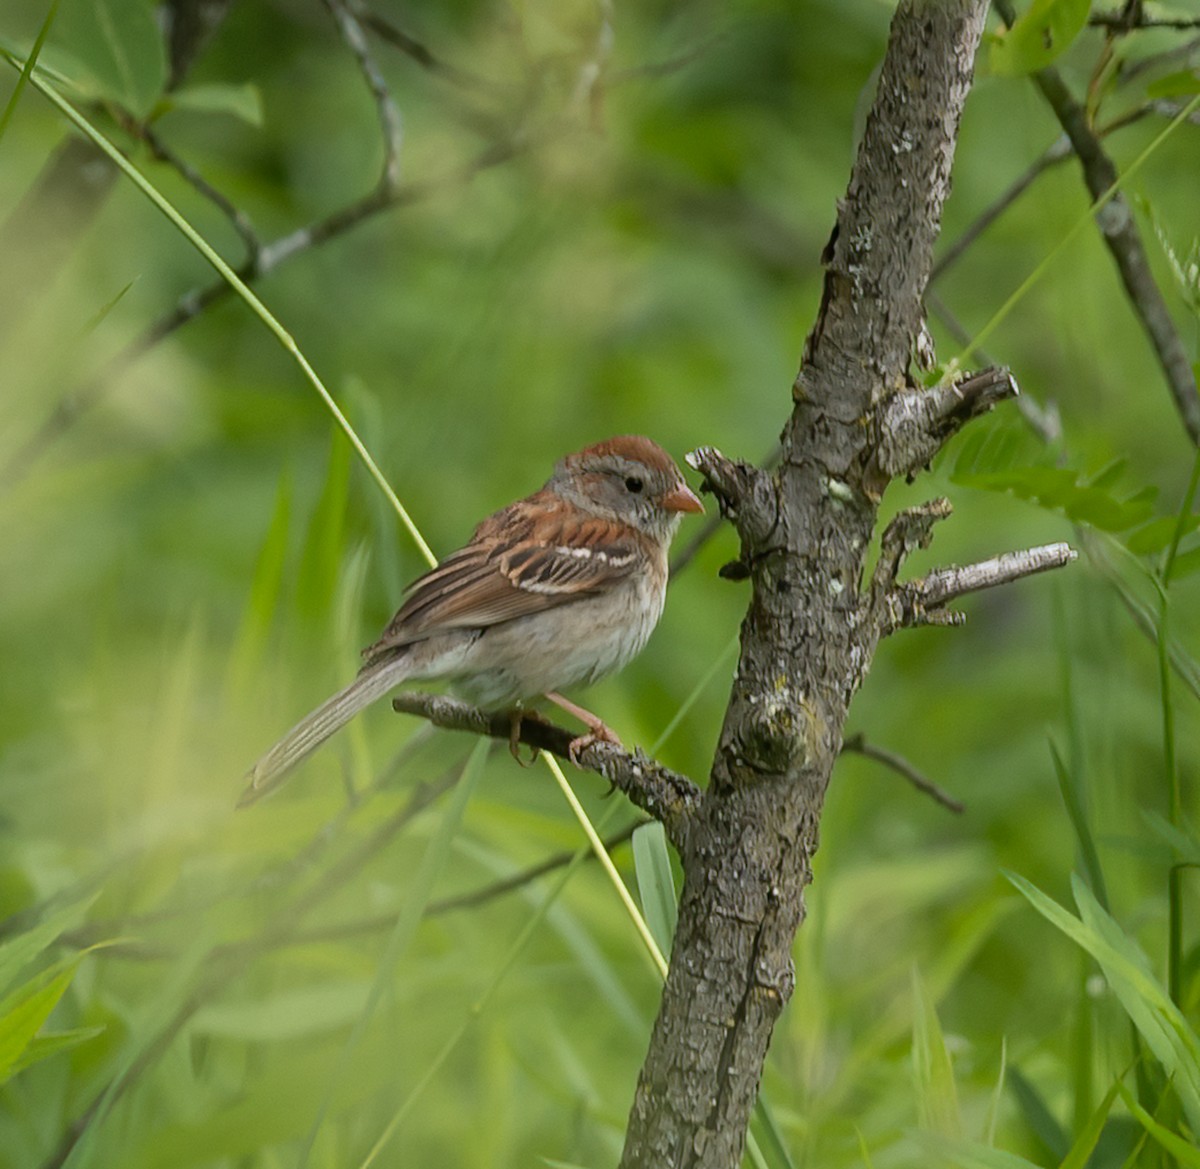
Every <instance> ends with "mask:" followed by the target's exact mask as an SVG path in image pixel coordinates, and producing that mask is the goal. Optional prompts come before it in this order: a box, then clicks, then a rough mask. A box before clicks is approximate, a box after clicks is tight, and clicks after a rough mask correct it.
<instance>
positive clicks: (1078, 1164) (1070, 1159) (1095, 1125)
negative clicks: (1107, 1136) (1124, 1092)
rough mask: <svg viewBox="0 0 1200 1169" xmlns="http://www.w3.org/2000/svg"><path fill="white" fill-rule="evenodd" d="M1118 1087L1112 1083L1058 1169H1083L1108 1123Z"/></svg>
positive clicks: (1115, 1082) (1119, 1083)
mask: <svg viewBox="0 0 1200 1169" xmlns="http://www.w3.org/2000/svg"><path fill="white" fill-rule="evenodd" d="M1120 1086H1121V1081H1120V1080H1114V1081H1113V1083H1112V1087H1110V1088H1109V1089H1108V1091H1107V1092H1106V1093H1105V1095H1104V1099H1103V1100H1101V1101H1100V1105H1099V1107H1098V1108H1096V1110H1095V1111H1094V1112H1093V1113H1092V1115H1091V1116H1090V1117H1089V1118H1088V1122H1087V1124H1086V1125H1084V1127H1083V1128H1081V1129H1080V1130H1079V1132H1078V1133H1077V1134H1076V1136H1075V1143H1074V1144H1073V1145H1072V1146H1071V1149H1070V1151H1069V1152H1068V1153H1067V1155H1066V1156H1065V1157H1064V1158H1063V1159H1062V1161H1061V1162H1060V1163H1059V1166H1058V1169H1085V1166H1086V1165H1087V1164H1088V1161H1089V1159H1090V1158H1091V1156H1092V1152H1093V1150H1094V1149H1095V1148H1096V1145H1097V1143H1098V1142H1099V1140H1100V1134H1101V1133H1102V1132H1103V1131H1104V1126H1105V1125H1106V1124H1107V1123H1108V1114H1109V1113H1110V1112H1111V1111H1112V1106H1113V1101H1115V1100H1116V1098H1117V1092H1118V1091H1119V1089H1120Z"/></svg>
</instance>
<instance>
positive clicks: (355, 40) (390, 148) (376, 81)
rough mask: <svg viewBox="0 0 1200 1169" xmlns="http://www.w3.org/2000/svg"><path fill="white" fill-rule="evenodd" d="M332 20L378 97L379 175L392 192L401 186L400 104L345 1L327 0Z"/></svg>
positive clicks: (386, 190)
mask: <svg viewBox="0 0 1200 1169" xmlns="http://www.w3.org/2000/svg"><path fill="white" fill-rule="evenodd" d="M324 3H325V7H326V8H328V9H329V11H330V13H331V14H332V16H333V19H334V20H335V21H336V22H337V26H338V31H339V32H340V33H341V34H342V40H344V41H345V42H346V47H347V48H348V49H349V50H350V52H352V53H353V54H354V58H355V60H356V61H358V67H359V69H360V70H362V75H363V77H364V78H365V79H366V82H367V88H368V89H369V90H370V91H371V96H372V97H373V98H374V99H375V109H376V112H377V114H378V117H379V129H380V134H381V137H382V139H383V167H382V171H381V173H380V177H379V185H380V188H381V190H383V191H384V192H385V193H387V194H391V193H393V192H394V191H395V190H396V188H397V187H398V186H399V185H400V148H401V146H402V145H403V143H404V123H403V120H402V119H401V117H400V110H399V107H398V106H397V105H396V103H395V101H394V100H393V99H392V92H391V90H390V89H389V88H388V84H387V82H386V81H385V80H384V78H383V74H382V73H381V72H380V71H379V66H378V65H376V64H375V58H374V57H372V56H371V49H370V46H369V45H368V44H367V37H366V34H365V33H364V32H363V28H362V25H361V24H359V22H358V19H357V17H355V16H354V14H353V13H352V12H351V11H350V9H349V7H348V6H347V5H345V4H344V3H342V0H324Z"/></svg>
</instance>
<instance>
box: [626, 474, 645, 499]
mask: <svg viewBox="0 0 1200 1169" xmlns="http://www.w3.org/2000/svg"><path fill="white" fill-rule="evenodd" d="M644 486H645V484H644V483H643V482H642V481H641V480H640V479H639V478H638V477H637V476H636V475H630V476H629V478H628V479H626V480H625V487H626V490H628V491H632V492H633V494H634V495H637V494H639V493H640V492H641V490H642V488H643V487H644Z"/></svg>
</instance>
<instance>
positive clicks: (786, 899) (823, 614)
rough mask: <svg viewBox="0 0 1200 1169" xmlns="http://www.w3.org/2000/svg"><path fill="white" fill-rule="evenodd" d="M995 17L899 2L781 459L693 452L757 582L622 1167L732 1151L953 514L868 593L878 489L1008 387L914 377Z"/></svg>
mask: <svg viewBox="0 0 1200 1169" xmlns="http://www.w3.org/2000/svg"><path fill="white" fill-rule="evenodd" d="M986 11H987V4H986V2H985V0H942V2H936V0H907V2H904V3H901V5H900V7H899V9H898V10H897V12H896V15H895V18H894V21H893V24H892V31H891V39H890V44H889V47H888V52H887V57H886V60H885V62H884V65H883V70H882V73H881V76H880V80H879V88H878V93H877V95H876V98H875V101H874V105H873V108H872V111H871V114H870V117H869V119H868V121H867V126H866V130H865V134H864V137H863V140H862V143H861V146H860V148H859V152H858V157H857V161H856V163H855V167H854V171H853V175H852V178H851V181H850V186H849V189H848V191H847V194H846V198H845V200H844V201H843V203H842V204H841V206H840V208H839V214H838V222H837V225H836V227H835V229H834V233H833V238H832V240H831V242H830V245H829V248H828V249H827V254H826V257H825V263H826V276H825V290H824V297H823V301H822V304H821V308H820V311H819V314H818V318H817V321H816V324H815V326H814V328H813V330H812V332H811V334H810V336H809V338H808V342H807V344H806V347H805V354H804V361H803V366H802V368H801V370H800V373H799V375H798V376H797V378H796V381H795V385H794V390H793V399H794V409H793V412H792V415H791V418H790V419H789V420H788V422H787V424H786V426H785V428H784V432H783V458H782V463H781V465H780V467H779V469H778V471H777V472H776V473H775V474H774V475H768V474H767V473H766V472H765V471H761V470H758V469H757V468H754V467H751V466H748V465H746V464H742V463H733V462H730V461H728V460H726V459H724V458H723V457H722V456H721V455H719V454H718V453H717V452H715V451H712V450H702V451H698V452H696V453H695V455H694V456H693V465H695V466H697V467H698V468H699V469H700V470H701V471H702V472H703V473H704V474H705V476H706V478H707V480H708V485H709V487H710V488H711V489H712V491H713V492H714V493H715V494H716V495H717V497H718V499H719V501H720V502H721V505H722V509H723V511H724V513H725V514H726V516H727V517H728V518H729V519H731V520H732V522H733V523H734V525H735V527H736V528H737V530H738V532H739V534H740V536H741V539H742V554H741V559H740V564H741V566H742V567H743V568H744V570H745V573H746V574H747V575H748V576H749V577H750V579H751V581H752V585H753V594H752V599H751V602H750V608H749V612H748V613H747V616H746V619H745V622H744V624H743V626H742V643H741V657H740V660H739V664H738V669H737V675H736V677H735V680H734V684H733V691H732V694H731V697H730V702H729V707H728V710H727V714H726V719H725V724H724V727H723V730H722V733H721V738H720V743H719V746H718V750H717V756H716V760H715V762H714V764H713V768H712V774H711V780H710V783H709V786H708V788H707V789H706V791H705V793H704V795H703V798H702V799H701V801H700V803H699V806H698V807H697V808H696V809H695V813H694V816H693V817H692V820H691V823H690V825H689V828H688V831H687V833H686V837H685V847H684V848H683V850H682V852H681V859H682V862H683V870H684V888H683V894H682V899H681V904H680V913H679V924H678V929H677V933H676V936H675V943H674V949H673V953H672V957H671V967H670V972H669V975H668V978H667V982H666V986H665V988H664V992H663V999H662V1006H661V1009H660V1012H659V1016H658V1019H657V1021H656V1023H655V1025H654V1031H653V1035H652V1037H651V1041H650V1050H649V1053H648V1055H647V1057H646V1061H645V1064H644V1066H643V1069H642V1072H641V1076H640V1078H639V1081H638V1086H637V1092H636V1096H635V1099H634V1102H633V1108H632V1113H631V1116H630V1122H629V1129H628V1133H627V1137H626V1145H625V1151H624V1154H623V1156H622V1159H621V1165H622V1167H623V1169H684V1167H687V1169H718V1167H719V1169H731V1167H733V1166H736V1165H737V1164H738V1162H739V1159H740V1157H741V1154H742V1149H743V1145H744V1142H745V1134H746V1127H747V1124H748V1121H749V1117H750V1112H751V1109H752V1108H753V1105H754V1101H755V1097H756V1094H757V1091H758V1084H759V1078H760V1075H761V1071H762V1066H763V1061H764V1059H765V1057H766V1052H767V1046H768V1043H769V1041H770V1038H771V1032H772V1029H773V1027H774V1025H775V1022H776V1020H777V1019H778V1017H779V1013H780V1011H781V1010H782V1009H783V1006H784V1004H785V1003H786V1002H787V1001H788V999H789V998H790V997H791V994H792V991H793V989H794V985H795V972H794V969H793V965H792V959H791V948H792V942H793V939H794V937H795V934H796V930H797V929H798V928H799V926H800V924H801V922H802V920H803V917H804V896H803V894H804V888H805V886H806V885H807V884H808V883H809V881H810V880H811V876H812V869H811V860H812V856H813V853H814V851H815V850H816V847H817V841H818V826H819V819H820V813H821V806H822V802H823V797H824V793H825V788H826V785H827V783H828V781H829V775H830V771H831V769H832V767H833V763H834V760H835V759H836V758H837V754H838V751H839V749H840V747H841V741H842V728H843V725H844V722H845V718H846V711H847V707H848V705H849V703H850V699H851V697H852V695H853V694H854V692H855V691H856V690H857V688H858V686H859V685H860V683H861V682H862V679H863V677H864V675H865V673H866V671H867V668H868V666H869V665H870V662H871V659H872V656H873V654H874V652H875V648H876V645H877V644H878V641H879V639H880V637H881V636H883V635H884V634H886V633H887V632H889V631H890V629H891V628H892V627H894V625H895V624H896V623H897V621H898V620H900V621H901V623H903V622H902V618H903V616H904V613H903V611H900V617H899V618H898V617H897V610H896V608H895V605H894V604H893V602H894V601H895V600H896V597H895V595H894V591H893V585H894V584H895V581H894V573H895V570H896V569H897V568H898V567H899V564H900V561H901V560H902V559H903V555H904V554H905V551H906V550H907V547H908V546H909V544H910V543H911V542H913V541H916V542H922V541H925V540H927V539H928V534H929V528H930V526H931V524H932V523H933V522H934V521H935V520H936V519H938V518H941V516H942V515H944V514H945V511H946V510H947V509H941V510H938V509H936V508H934V509H932V510H930V509H925V510H924V511H920V510H918V512H916V513H911V514H910V515H909V518H908V520H907V521H906V522H905V523H902V524H901V525H900V529H898V531H900V534H899V535H898V536H897V537H896V539H897V540H898V541H899V543H898V544H897V546H896V550H895V555H894V556H893V557H892V558H891V560H890V562H889V565H888V566H886V567H885V569H884V571H882V572H881V573H880V574H877V578H876V580H875V582H873V585H872V588H871V589H868V590H864V589H863V587H862V586H863V579H862V578H863V564H864V556H865V554H866V550H867V548H868V545H869V543H870V540H871V536H872V532H873V530H874V527H875V521H876V511H877V505H878V502H879V498H880V496H881V495H882V493H883V490H884V488H885V487H886V485H887V482H888V480H889V479H890V478H891V477H892V476H894V475H897V474H908V473H911V472H913V471H915V470H917V469H919V468H920V467H921V466H922V465H923V464H924V463H926V462H927V461H928V459H929V457H930V456H931V455H932V454H933V453H934V452H935V451H936V450H937V448H938V447H939V446H940V445H941V443H942V442H944V441H945V440H946V438H947V437H949V435H950V434H951V433H953V431H954V430H955V429H957V427H958V426H960V425H962V423H964V422H965V421H967V420H968V419H969V418H970V417H972V416H973V415H974V414H975V413H978V412H980V411H981V410H983V409H986V408H988V407H989V406H990V405H991V404H992V403H993V402H994V401H996V400H998V399H999V398H1001V397H1004V396H1007V395H1008V394H1011V393H1013V392H1015V386H1013V385H1012V383H1011V382H1010V381H1009V379H1007V377H1006V376H1005V375H996V376H993V377H989V378H985V379H984V380H983V381H982V382H974V381H968V382H963V383H961V384H960V386H959V390H960V391H965V392H951V393H947V392H945V390H944V389H936V390H931V391H929V392H928V395H926V394H925V392H923V391H921V390H919V389H918V388H917V387H915V386H913V385H912V384H911V383H910V382H909V380H908V368H909V360H910V354H911V352H912V349H913V346H914V344H915V342H916V340H917V337H918V335H919V333H920V331H921V326H922V305H921V300H922V295H923V292H924V289H925V284H926V281H927V279H928V275H929V270H930V265H931V257H932V248H933V243H934V239H935V238H936V235H937V232H938V228H939V224H940V218H941V209H942V205H943V203H944V201H945V199H946V196H947V194H948V192H949V186H950V165H951V160H952V158H953V154H954V147H955V142H956V138H957V131H958V122H959V117H960V114H961V111H962V107H963V103H964V101H965V99H966V96H967V92H968V90H969V87H970V82H971V75H972V66H973V61H974V55H975V49H976V46H977V44H978V41H979V37H980V34H981V32H982V28H983V22H984V16H985V14H986ZM901 529H902V530H901ZM910 537H911V539H910Z"/></svg>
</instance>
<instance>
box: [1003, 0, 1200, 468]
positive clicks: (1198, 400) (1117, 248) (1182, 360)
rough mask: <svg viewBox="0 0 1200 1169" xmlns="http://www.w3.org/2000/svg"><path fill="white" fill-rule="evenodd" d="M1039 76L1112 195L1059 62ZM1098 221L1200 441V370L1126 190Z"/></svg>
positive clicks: (1089, 173) (1098, 193) (1187, 425)
mask: <svg viewBox="0 0 1200 1169" xmlns="http://www.w3.org/2000/svg"><path fill="white" fill-rule="evenodd" d="M996 9H997V11H999V13H1000V14H1001V16H1003V18H1004V20H1005V22H1006V23H1007V24H1010V25H1011V24H1012V23H1013V21H1014V19H1015V13H1014V11H1013V7H1012V4H1011V3H1010V2H1009V0H996ZM1034 82H1035V83H1036V85H1037V87H1038V88H1039V89H1040V90H1041V91H1042V96H1043V97H1045V99H1046V101H1047V102H1048V103H1049V105H1050V108H1051V109H1052V110H1053V111H1054V115H1055V117H1057V118H1058V121H1059V124H1060V125H1061V126H1062V128H1063V130H1065V131H1066V134H1067V137H1068V138H1070V140H1071V145H1072V146H1073V147H1074V149H1075V153H1076V155H1078V157H1079V162H1080V165H1081V166H1082V167H1083V175H1084V180H1085V182H1086V183H1087V188H1088V190H1089V191H1090V192H1091V195H1092V198H1093V199H1099V198H1101V197H1102V196H1104V195H1106V194H1107V193H1108V192H1109V191H1110V190H1112V188H1113V186H1114V184H1115V183H1116V182H1117V180H1118V177H1119V176H1118V173H1117V168H1116V166H1115V165H1114V163H1113V161H1112V159H1111V158H1109V156H1108V155H1107V154H1106V153H1105V151H1104V147H1103V146H1102V145H1101V142H1100V138H1099V136H1098V135H1097V134H1096V132H1095V131H1094V130H1093V129H1092V127H1091V125H1090V124H1089V122H1088V116H1087V111H1086V110H1085V109H1084V108H1083V106H1082V105H1080V104H1079V102H1077V101H1076V100H1075V99H1074V97H1072V96H1071V91H1070V90H1069V89H1068V88H1067V84H1066V82H1065V81H1063V78H1062V75H1061V74H1060V73H1059V72H1058V70H1057V69H1056V68H1054V67H1053V66H1048V67H1047V68H1045V69H1041V70H1039V71H1038V72H1037V73H1035V74H1034ZM1096 223H1097V226H1098V227H1099V228H1100V233H1101V235H1102V236H1103V238H1104V242H1105V244H1106V245H1107V246H1108V250H1109V252H1110V253H1111V255H1112V258H1113V260H1114V261H1115V262H1116V265H1117V270H1118V272H1119V273H1120V275H1121V282H1122V284H1124V286H1125V292H1126V294H1127V295H1128V296H1129V299H1130V301H1131V302H1132V304H1133V309H1134V312H1135V313H1136V315H1137V317H1138V319H1139V320H1140V321H1141V323H1142V328H1143V329H1144V330H1145V331H1146V334H1147V336H1148V337H1149V338H1150V342H1151V344H1152V345H1153V347H1154V352H1155V354H1156V355H1157V357H1158V361H1159V365H1160V366H1161V367H1162V371H1163V375H1164V376H1165V378H1166V380H1167V386H1168V388H1169V389H1170V391H1171V396H1172V398H1173V399H1174V401H1175V408H1176V410H1177V411H1178V412H1179V417H1180V419H1181V420H1182V422H1183V425H1184V429H1185V430H1186V431H1187V433H1188V436H1189V437H1190V438H1191V440H1192V442H1193V443H1194V444H1196V445H1198V446H1200V388H1198V387H1197V385H1196V375H1195V374H1194V373H1193V372H1192V363H1191V361H1190V360H1189V359H1188V355H1187V350H1186V348H1185V347H1184V344H1183V341H1182V340H1181V339H1180V336H1179V333H1178V331H1177V330H1176V328H1175V322H1174V321H1173V320H1172V319H1171V313H1170V310H1169V309H1168V308H1167V304H1166V301H1165V300H1164V299H1163V295H1162V292H1161V291H1160V290H1159V287H1158V284H1157V283H1156V282H1155V279H1154V274H1153V273H1152V272H1151V270H1150V262H1149V260H1148V259H1147V257H1146V250H1145V248H1144V247H1143V245H1142V238H1141V234H1140V233H1139V232H1138V228H1137V223H1136V222H1135V220H1134V218H1133V210H1132V209H1131V208H1130V206H1129V203H1128V201H1127V200H1126V199H1125V196H1124V195H1123V194H1122V193H1121V192H1120V191H1115V192H1113V194H1112V195H1111V197H1110V198H1109V200H1108V202H1107V203H1105V205H1104V206H1103V207H1101V208H1100V210H1099V211H1098V212H1097V213H1096Z"/></svg>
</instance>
